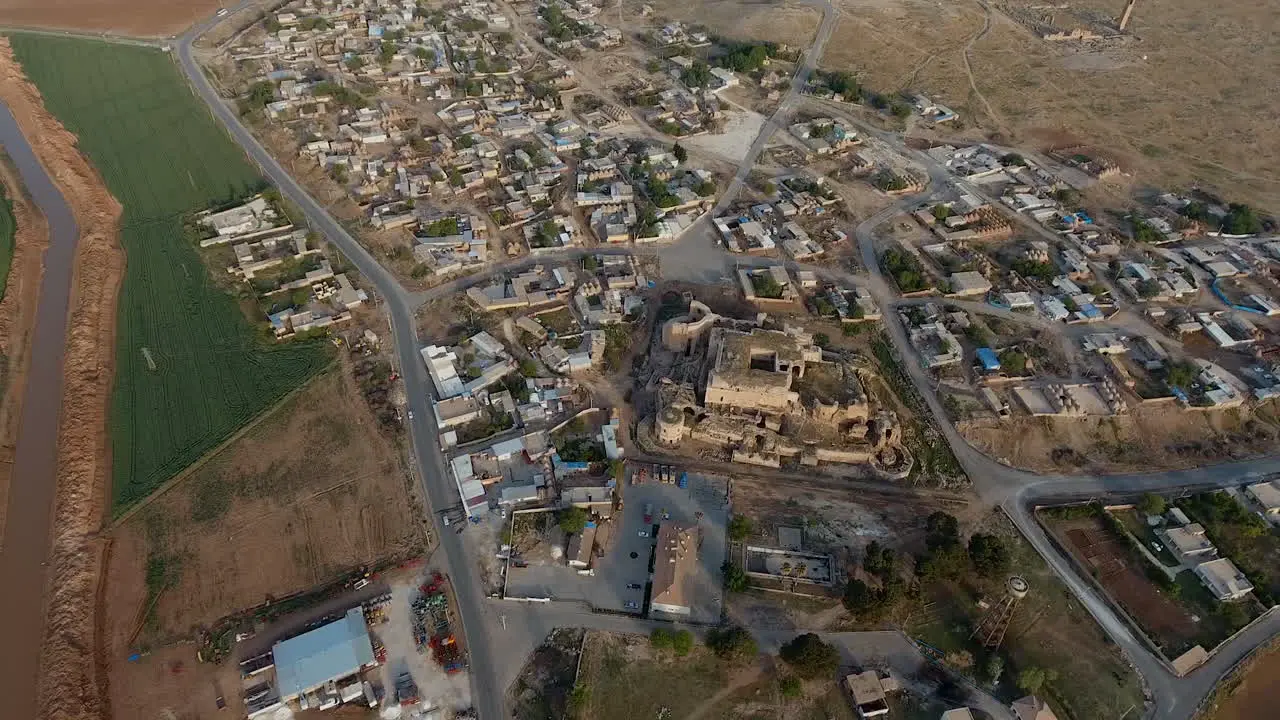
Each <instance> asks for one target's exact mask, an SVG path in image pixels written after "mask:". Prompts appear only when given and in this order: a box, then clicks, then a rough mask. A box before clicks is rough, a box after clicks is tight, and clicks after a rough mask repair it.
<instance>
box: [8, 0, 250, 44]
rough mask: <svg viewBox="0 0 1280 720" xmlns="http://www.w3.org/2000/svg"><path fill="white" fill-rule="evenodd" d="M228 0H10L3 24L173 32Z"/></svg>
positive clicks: (137, 32) (127, 32)
mask: <svg viewBox="0 0 1280 720" xmlns="http://www.w3.org/2000/svg"><path fill="white" fill-rule="evenodd" d="M233 4H234V3H232V2H229V1H227V0H43V1H41V0H9V2H5V3H4V4H3V6H0V24H3V25H26V26H31V27H50V28H65V29H70V30H92V31H101V32H111V33H116V34H119V35H135V36H140V35H166V36H167V35H173V34H176V33H179V32H182V31H183V30H185V29H186V28H187V26H188V25H190V24H192V23H193V22H195V21H196V20H198V19H202V18H205V17H208V16H210V15H212V14H213V13H214V12H215V11H216V10H217V9H218V7H219V6H221V5H233Z"/></svg>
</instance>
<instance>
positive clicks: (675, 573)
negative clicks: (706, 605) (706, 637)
mask: <svg viewBox="0 0 1280 720" xmlns="http://www.w3.org/2000/svg"><path fill="white" fill-rule="evenodd" d="M697 563H698V528H697V527H695V526H685V525H679V524H677V523H672V522H664V523H662V525H661V526H660V527H659V528H658V549H657V557H656V559H655V560H654V566H653V590H652V593H651V594H650V596H649V600H650V602H649V605H650V608H651V609H653V610H655V611H658V612H663V613H668V614H671V615H689V614H690V613H691V612H692V607H691V604H690V601H691V599H690V598H689V592H690V590H691V589H692V588H691V586H692V584H693V578H692V576H693V574H694V573H695V572H696V571H697Z"/></svg>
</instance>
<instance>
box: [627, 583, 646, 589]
mask: <svg viewBox="0 0 1280 720" xmlns="http://www.w3.org/2000/svg"><path fill="white" fill-rule="evenodd" d="M627 589H628V590H643V589H644V586H643V585H641V584H640V583H628V584H627Z"/></svg>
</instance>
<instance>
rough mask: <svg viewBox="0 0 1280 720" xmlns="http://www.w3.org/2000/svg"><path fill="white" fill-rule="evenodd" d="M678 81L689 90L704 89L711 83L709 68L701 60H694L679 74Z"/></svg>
mask: <svg viewBox="0 0 1280 720" xmlns="http://www.w3.org/2000/svg"><path fill="white" fill-rule="evenodd" d="M680 81H681V82H683V83H684V84H685V85H687V86H689V87H690V88H702V87H706V86H707V83H708V82H710V81H711V67H710V66H709V65H707V64H706V63H705V62H703V61H701V60H694V61H693V64H692V65H690V66H689V67H688V68H686V69H685V71H684V72H682V73H680Z"/></svg>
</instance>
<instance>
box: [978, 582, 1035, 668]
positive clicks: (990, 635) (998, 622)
mask: <svg viewBox="0 0 1280 720" xmlns="http://www.w3.org/2000/svg"><path fill="white" fill-rule="evenodd" d="M1030 589H1031V586H1030V585H1029V584H1028V583H1027V581H1026V580H1025V579H1024V578H1022V577H1020V576H1018V575H1014V576H1013V577H1011V578H1009V582H1007V583H1005V589H1004V597H1002V598H1000V602H998V603H996V606H995V607H993V608H991V610H990V612H988V613H987V614H986V616H985V617H983V618H982V622H980V623H978V626H977V627H976V628H974V629H973V634H972V635H970V637H976V638H978V641H979V642H981V643H982V646H983V647H985V648H987V649H988V650H994V649H995V648H998V647H1000V643H1002V642H1004V634H1005V631H1007V630H1008V629H1009V622H1010V621H1011V620H1012V619H1013V611H1014V610H1016V609H1017V607H1018V603H1019V602H1020V601H1021V600H1022V598H1024V597H1026V596H1027V591H1029V590H1030Z"/></svg>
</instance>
